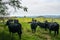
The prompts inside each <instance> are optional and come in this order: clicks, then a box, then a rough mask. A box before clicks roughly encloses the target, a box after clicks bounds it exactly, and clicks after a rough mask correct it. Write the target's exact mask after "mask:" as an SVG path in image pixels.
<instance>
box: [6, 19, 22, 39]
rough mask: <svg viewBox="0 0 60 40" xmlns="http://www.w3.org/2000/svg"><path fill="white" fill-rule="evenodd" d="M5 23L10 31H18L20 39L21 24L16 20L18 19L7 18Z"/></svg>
mask: <svg viewBox="0 0 60 40" xmlns="http://www.w3.org/2000/svg"><path fill="white" fill-rule="evenodd" d="M6 25H7V26H8V29H9V32H10V33H18V35H19V37H20V39H21V34H22V28H21V27H22V26H21V24H20V23H19V22H18V20H8V21H7V23H6Z"/></svg>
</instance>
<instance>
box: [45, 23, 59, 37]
mask: <svg viewBox="0 0 60 40" xmlns="http://www.w3.org/2000/svg"><path fill="white" fill-rule="evenodd" d="M45 24H46V27H47V28H48V29H49V32H50V33H51V31H54V36H55V35H58V34H59V24H58V23H56V22H47V23H45Z"/></svg>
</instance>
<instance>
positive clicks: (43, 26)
mask: <svg viewBox="0 0 60 40" xmlns="http://www.w3.org/2000/svg"><path fill="white" fill-rule="evenodd" d="M37 25H38V26H39V27H40V28H44V29H45V30H47V27H46V26H45V23H42V22H37Z"/></svg>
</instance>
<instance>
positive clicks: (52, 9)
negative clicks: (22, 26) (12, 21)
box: [15, 0, 60, 16]
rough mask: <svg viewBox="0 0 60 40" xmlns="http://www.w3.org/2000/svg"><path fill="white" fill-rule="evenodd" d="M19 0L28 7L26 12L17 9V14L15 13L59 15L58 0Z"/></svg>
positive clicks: (59, 6)
mask: <svg viewBox="0 0 60 40" xmlns="http://www.w3.org/2000/svg"><path fill="white" fill-rule="evenodd" d="M21 2H22V5H23V6H27V7H28V12H24V11H23V10H18V12H17V13H18V14H15V15H20V16H24V15H27V16H31V15H33V16H34V15H47V14H48V15H60V0H22V1H21ZM57 13H58V14H57Z"/></svg>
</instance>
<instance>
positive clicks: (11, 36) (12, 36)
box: [10, 32, 13, 40]
mask: <svg viewBox="0 0 60 40" xmlns="http://www.w3.org/2000/svg"><path fill="white" fill-rule="evenodd" d="M10 35H11V40H13V33H11V32H10Z"/></svg>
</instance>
